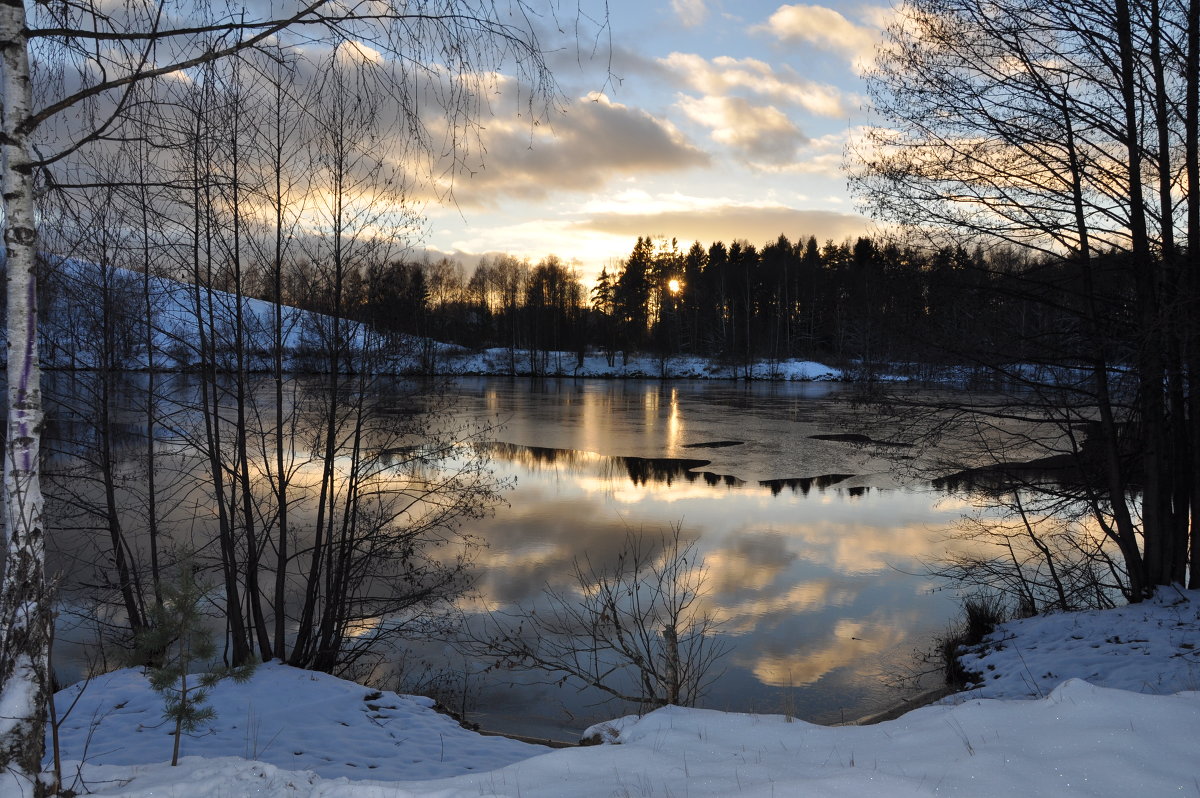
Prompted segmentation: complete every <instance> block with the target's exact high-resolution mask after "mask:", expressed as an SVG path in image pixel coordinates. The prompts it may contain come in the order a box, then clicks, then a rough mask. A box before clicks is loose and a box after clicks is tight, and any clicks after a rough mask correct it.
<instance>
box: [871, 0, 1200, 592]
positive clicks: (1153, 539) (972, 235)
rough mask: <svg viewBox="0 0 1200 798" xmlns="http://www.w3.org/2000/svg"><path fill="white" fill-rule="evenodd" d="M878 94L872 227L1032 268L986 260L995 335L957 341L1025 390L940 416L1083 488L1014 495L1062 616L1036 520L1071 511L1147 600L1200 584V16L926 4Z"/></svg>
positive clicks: (1083, 551)
mask: <svg viewBox="0 0 1200 798" xmlns="http://www.w3.org/2000/svg"><path fill="white" fill-rule="evenodd" d="M869 88H870V91H871V96H872V100H873V103H874V107H875V109H876V112H877V114H878V119H877V122H878V124H877V125H876V126H875V127H874V128H873V129H872V132H871V133H870V134H869V136H868V139H867V141H866V142H865V144H866V146H865V147H864V148H863V150H862V160H861V163H860V164H859V166H858V167H857V175H856V178H855V179H856V184H857V187H858V189H859V190H860V195H861V196H862V197H863V199H864V201H865V202H866V204H867V206H868V208H869V210H871V211H872V213H874V214H875V215H876V216H877V217H878V218H880V219H883V220H885V221H887V222H889V223H892V224H895V225H899V226H902V227H903V228H904V229H906V230H907V231H908V232H909V233H910V234H911V235H912V236H914V237H921V238H923V239H924V240H925V241H926V242H928V243H929V244H930V245H932V246H935V247H942V246H946V245H947V244H950V245H952V246H953V245H963V243H964V242H972V241H978V242H983V243H985V244H988V245H991V246H996V245H998V244H1003V245H1007V246H1012V247H1020V248H1021V249H1022V251H1025V252H1029V253H1034V254H1033V255H1031V256H1029V263H1030V265H1029V266H1027V267H1021V268H1017V269H1012V268H1005V266H1006V264H1005V262H1004V260H1002V259H1001V260H997V259H992V260H991V261H989V262H988V263H987V264H986V268H984V269H979V268H978V266H977V265H975V264H973V265H972V268H971V270H970V271H971V273H973V274H977V275H979V277H978V279H980V280H982V281H984V282H982V283H981V284H980V288H981V289H983V290H979V291H977V292H973V293H967V294H963V295H960V296H959V297H958V299H957V302H958V304H959V307H960V309H961V311H960V312H962V313H967V314H978V315H980V316H981V317H983V318H987V317H995V320H996V323H990V324H987V325H985V326H984V328H983V330H984V331H985V332H986V334H985V335H978V336H972V337H971V338H969V339H955V338H953V337H951V336H944V337H943V340H944V341H945V344H946V348H947V349H948V350H950V351H957V352H959V353H960V354H961V356H963V357H969V358H972V359H974V360H976V361H977V362H979V363H980V364H981V365H982V366H983V367H985V368H987V369H989V370H991V371H993V372H995V373H998V374H1002V375H1004V376H1005V377H1007V378H1008V379H1009V381H1010V384H1012V385H1015V386H1017V387H1018V388H1019V389H1018V390H1010V391H1006V392H1004V393H1001V394H997V395H996V396H994V397H992V398H990V399H988V400H987V401H982V400H980V401H976V402H974V403H973V404H972V405H970V406H968V405H967V404H965V403H963V402H954V401H953V400H951V401H945V402H943V403H941V404H940V405H939V406H938V407H936V408H935V407H930V408H928V414H927V416H926V418H928V419H930V420H932V419H934V418H940V419H945V418H946V417H947V415H951V414H954V415H956V416H957V418H959V419H963V420H966V419H968V418H970V419H972V421H971V422H970V424H971V426H972V427H973V428H974V430H975V431H977V432H978V434H979V436H980V438H981V439H983V440H986V441H988V443H989V445H990V446H992V447H993V451H994V452H995V453H996V457H995V458H994V459H996V460H998V461H1000V462H1001V463H1003V461H1004V460H1005V458H1006V452H1005V448H1006V447H1007V446H1012V445H1029V444H1033V445H1034V446H1036V447H1037V448H1040V449H1041V450H1042V453H1043V454H1044V455H1045V458H1046V460H1047V463H1054V464H1056V465H1057V466H1059V467H1060V469H1062V470H1067V471H1069V472H1070V473H1071V477H1070V479H1069V480H1068V482H1069V483H1071V484H1073V486H1074V487H1073V488H1072V489H1070V490H1063V489H1062V488H1061V486H1060V487H1057V488H1056V487H1052V486H1051V485H1050V484H1049V481H1048V480H1042V479H1039V478H1037V476H1036V474H1035V473H1033V472H1031V471H1028V470H1024V471H1022V469H1016V468H1008V469H1006V470H1007V471H1008V475H1009V478H1010V479H1009V481H1008V483H1007V485H1008V487H1007V488H1006V491H1005V495H1004V496H1002V497H1001V498H1003V499H1004V501H1005V502H1006V503H1007V505H1008V506H1009V507H1010V508H1011V510H1012V513H1013V517H1014V518H1016V519H1018V522H1019V523H1018V525H1017V531H1018V533H1019V536H1020V537H1023V538H1026V539H1027V541H1028V543H1029V545H1030V546H1032V550H1035V556H1034V561H1035V562H1037V563H1038V564H1039V567H1040V568H1041V573H1042V574H1043V575H1044V577H1045V581H1044V584H1045V585H1046V586H1047V587H1048V595H1049V596H1051V597H1052V598H1053V601H1052V602H1048V603H1051V604H1060V605H1062V604H1065V603H1066V602H1065V600H1064V597H1065V596H1066V595H1067V594H1068V592H1069V591H1068V590H1067V589H1066V587H1067V585H1066V580H1064V579H1063V578H1061V577H1062V573H1061V572H1060V573H1055V572H1054V569H1053V568H1052V562H1051V558H1050V557H1049V556H1048V554H1047V551H1048V549H1049V548H1050V547H1049V546H1047V545H1046V544H1047V542H1048V541H1049V540H1050V539H1051V538H1050V536H1048V535H1046V536H1039V535H1038V534H1035V533H1036V532H1037V531H1038V529H1037V528H1035V526H1036V525H1035V524H1032V523H1029V522H1030V521H1031V519H1037V518H1039V517H1041V516H1043V515H1044V514H1045V513H1047V511H1053V510H1055V509H1056V508H1068V507H1069V508H1071V509H1072V510H1073V511H1074V512H1073V514H1072V516H1070V517H1071V518H1072V519H1073V520H1074V522H1076V524H1077V525H1076V527H1075V531H1076V532H1078V531H1081V530H1082V527H1088V528H1089V529H1090V531H1091V533H1093V537H1092V538H1090V539H1089V538H1087V537H1080V535H1078V534H1075V533H1070V534H1067V535H1066V536H1065V537H1063V536H1061V535H1058V534H1057V533H1055V534H1054V539H1055V540H1056V541H1057V542H1055V544H1054V545H1055V546H1057V545H1059V543H1062V544H1064V545H1066V546H1067V547H1070V546H1074V548H1075V553H1074V556H1077V557H1078V556H1084V557H1090V558H1092V561H1093V562H1095V563H1099V565H1100V569H1101V570H1102V571H1104V572H1105V573H1106V574H1107V578H1108V579H1109V580H1110V581H1111V582H1116V583H1118V584H1120V585H1121V586H1122V587H1123V589H1124V590H1125V592H1126V595H1127V596H1128V597H1129V598H1130V599H1131V600H1134V601H1137V600H1141V599H1142V598H1144V597H1146V596H1148V595H1151V594H1153V593H1154V592H1155V591H1156V590H1158V589H1160V588H1161V587H1163V586H1166V585H1172V584H1184V583H1187V584H1189V585H1190V586H1192V587H1197V586H1200V384H1198V380H1200V326H1198V321H1197V320H1198V319H1200V315H1198V314H1197V312H1196V308H1197V305H1198V300H1200V281H1198V279H1197V275H1198V272H1197V268H1198V265H1200V260H1198V259H1197V256H1196V246H1197V242H1200V4H1198V3H1196V2H1194V0H1096V1H1094V2H1093V0H1082V1H1081V2H1069V3H1068V2H1062V1H1061V0H1049V2H1037V3H1032V2H1025V0H998V1H997V2H992V1H991V0H989V1H988V2H981V1H980V0H909V2H906V3H905V4H904V5H903V6H902V7H901V8H900V14H899V16H898V19H897V22H896V23H895V24H894V25H893V26H892V28H891V29H890V30H889V32H888V35H887V39H886V41H885V43H884V46H883V47H882V48H881V50H880V55H879V58H878V63H877V67H876V69H875V71H874V72H873V73H872V75H871V76H870V78H869ZM966 245H967V246H970V243H966ZM944 285H946V287H947V289H948V290H953V289H952V284H944ZM1016 309H1021V310H1022V312H1021V313H1019V314H1016V313H1013V310H1016ZM1016 363H1023V364H1027V367H1020V368H1018V367H1017V366H1016V365H1015V364H1016ZM905 412H907V413H908V414H909V416H910V417H913V416H919V415H922V414H921V412H920V409H918V408H912V407H910V408H908V409H906V411H905ZM1014 423H1017V424H1018V425H1019V427H1020V430H1019V432H1014V431H1013V430H1012V425H1013V424H1014ZM1006 425H1007V427H1006ZM959 429H960V431H961V429H962V427H961V426H960V428H959ZM1062 467H1065V469H1063V468H1062ZM1041 531H1042V532H1044V531H1045V530H1044V528H1043V529H1042V530H1041ZM1011 539H1012V538H1009V540H1011ZM1091 540H1099V541H1102V542H1103V543H1104V547H1103V548H1099V547H1097V546H1095V545H1094V544H1093V543H1091V542H1090V541H1091ZM1002 543H1003V541H1002ZM1039 546H1041V548H1039ZM1014 559H1015V558H1014ZM966 565H968V566H971V565H973V564H971V563H967V564H966Z"/></svg>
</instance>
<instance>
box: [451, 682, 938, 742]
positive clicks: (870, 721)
mask: <svg viewBox="0 0 1200 798" xmlns="http://www.w3.org/2000/svg"><path fill="white" fill-rule="evenodd" d="M957 692H960V691H959V690H958V689H956V688H954V687H949V686H945V685H944V686H942V687H935V688H933V689H932V690H926V691H924V692H921V693H918V694H917V695H915V696H912V697H911V698H905V699H901V700H900V701H899V702H897V703H895V704H893V705H891V706H889V707H888V708H886V709H883V710H881V711H879V712H872V713H870V714H867V715H863V716H862V717H859V718H855V719H854V720H847V721H841V722H838V723H815V724H814V725H816V726H826V727H828V728H836V727H838V726H874V725H875V724H877V723H884V722H886V721H889V720H895V719H896V718H899V717H902V716H904V715H907V714H908V713H909V712H911V711H913V710H914V709H920V708H921V707H927V706H929V705H930V704H935V703H937V702H938V701H940V700H942V699H943V698H945V697H946V696H950V695H953V694H955V693H957ZM460 722H461V721H460ZM464 728H469V727H464ZM471 731H474V732H475V733H477V734H479V735H482V736H484V737H504V738H506V739H509V740H516V741H517V742H521V743H528V744H530V745H543V746H546V747H547V748H555V749H563V748H583V747H587V746H585V744H584V743H583V742H582V741H577V742H573V743H572V742H567V741H565V740H555V739H553V738H551V737H533V736H529V735H525V734H512V733H510V732H502V731H491V730H487V729H471Z"/></svg>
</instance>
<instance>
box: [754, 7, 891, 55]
mask: <svg viewBox="0 0 1200 798" xmlns="http://www.w3.org/2000/svg"><path fill="white" fill-rule="evenodd" d="M864 14H865V16H867V18H868V20H869V24H867V25H859V24H856V23H854V22H852V21H850V20H849V19H847V18H846V17H844V16H843V15H842V14H841V13H839V12H837V11H835V10H833V9H832V8H828V7H826V6H813V5H803V4H795V5H783V6H780V7H779V8H778V9H776V10H775V13H773V14H771V16H770V17H769V18H768V19H767V21H766V23H765V24H763V25H758V26H756V27H755V28H754V29H753V30H754V31H756V32H765V33H768V34H770V35H772V36H774V37H775V38H776V39H778V40H779V41H781V42H784V43H788V44H808V45H813V46H815V47H819V48H821V49H824V50H831V51H833V52H836V53H840V54H841V55H843V56H845V57H846V58H847V59H848V60H849V61H850V63H851V64H852V65H853V66H854V68H855V69H856V70H858V71H860V72H861V71H863V70H864V69H865V68H866V67H868V66H869V65H870V64H871V63H872V61H873V59H874V57H875V47H876V45H877V44H878V43H879V40H880V30H881V28H882V27H883V25H884V24H885V23H886V21H887V13H886V12H884V11H882V10H881V9H878V8H875V7H869V8H867V9H866V10H865V11H864Z"/></svg>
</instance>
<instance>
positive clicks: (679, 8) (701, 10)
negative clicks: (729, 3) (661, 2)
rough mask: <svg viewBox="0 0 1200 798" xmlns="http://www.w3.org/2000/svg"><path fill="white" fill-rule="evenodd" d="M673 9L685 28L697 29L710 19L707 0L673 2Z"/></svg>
mask: <svg viewBox="0 0 1200 798" xmlns="http://www.w3.org/2000/svg"><path fill="white" fill-rule="evenodd" d="M671 8H672V9H673V10H674V11H675V14H676V16H678V17H679V21H680V22H681V23H683V26H684V27H685V28H695V27H697V26H698V25H701V24H703V23H704V21H705V20H706V19H708V5H707V3H705V0H671Z"/></svg>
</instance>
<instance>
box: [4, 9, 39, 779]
mask: <svg viewBox="0 0 1200 798" xmlns="http://www.w3.org/2000/svg"><path fill="white" fill-rule="evenodd" d="M24 27H25V9H24V5H23V3H22V2H21V0H0V57H2V59H3V70H4V72H3V103H4V109H3V110H4V113H3V131H2V134H0V154H2V159H0V167H2V171H3V187H4V246H5V253H6V266H7V272H8V275H7V276H8V430H7V435H6V437H5V451H4V455H5V457H4V510H5V514H4V520H5V539H6V543H7V546H6V557H5V562H4V572H3V577H2V578H0V794H3V795H5V796H9V795H12V796H22V798H25V797H27V796H28V797H29V798H32V796H38V795H43V794H45V792H46V791H45V789H43V788H42V787H41V785H39V783H38V773H39V772H40V771H41V760H42V752H43V749H44V728H45V709H46V700H47V697H48V696H47V694H48V689H49V683H48V678H47V677H48V673H47V671H48V668H47V662H48V654H49V651H48V641H49V620H50V606H49V601H48V598H47V596H46V589H45V575H44V574H45V567H44V554H45V539H44V536H43V530H42V492H41V485H40V482H39V476H38V448H39V444H40V436H41V431H42V397H41V387H40V382H41V378H40V373H39V369H38V352H37V287H36V285H35V282H34V277H33V266H34V260H35V258H36V256H37V232H36V224H37V223H36V220H35V215H34V201H33V200H34V198H33V169H32V165H31V160H30V157H29V152H30V150H29V133H30V131H29V130H26V129H24V124H25V123H26V122H27V121H28V120H29V118H30V114H31V104H32V103H31V97H30V76H29V55H28V50H27V43H26V40H25V36H24V34H23V30H24Z"/></svg>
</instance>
